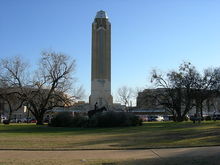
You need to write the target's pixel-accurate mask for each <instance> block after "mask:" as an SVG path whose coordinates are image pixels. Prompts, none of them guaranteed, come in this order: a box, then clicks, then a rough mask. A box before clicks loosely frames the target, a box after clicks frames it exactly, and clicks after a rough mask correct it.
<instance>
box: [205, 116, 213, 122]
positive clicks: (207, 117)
mask: <svg viewBox="0 0 220 165" xmlns="http://www.w3.org/2000/svg"><path fill="white" fill-rule="evenodd" d="M204 118H205V120H206V121H209V120H211V119H212V118H211V116H205V117H204Z"/></svg>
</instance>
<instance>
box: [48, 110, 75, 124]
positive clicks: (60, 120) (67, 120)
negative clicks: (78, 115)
mask: <svg viewBox="0 0 220 165" xmlns="http://www.w3.org/2000/svg"><path fill="white" fill-rule="evenodd" d="M72 120H73V116H72V114H71V113H69V112H60V113H58V114H57V115H56V116H55V117H54V118H53V119H51V122H50V124H49V125H50V126H54V127H70V126H71V123H72Z"/></svg>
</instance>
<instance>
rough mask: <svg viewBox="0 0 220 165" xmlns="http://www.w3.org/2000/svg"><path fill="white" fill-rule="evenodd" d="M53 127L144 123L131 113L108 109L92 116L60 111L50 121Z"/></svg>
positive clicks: (121, 125)
mask: <svg viewBox="0 0 220 165" xmlns="http://www.w3.org/2000/svg"><path fill="white" fill-rule="evenodd" d="M49 125H50V126H53V127H125V126H138V125H142V120H141V119H140V118H139V117H138V116H135V115H134V114H131V113H125V112H114V111H107V112H103V113H98V114H96V115H94V116H93V117H91V118H88V117H84V116H74V117H73V116H72V115H71V114H70V113H68V112H61V113H58V114H57V115H56V116H55V117H54V118H53V119H52V120H51V122H50V123H49Z"/></svg>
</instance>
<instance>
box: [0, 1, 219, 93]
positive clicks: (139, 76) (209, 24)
mask: <svg viewBox="0 0 220 165" xmlns="http://www.w3.org/2000/svg"><path fill="white" fill-rule="evenodd" d="M99 10H105V11H106V12H107V14H108V16H109V21H110V22H111V24H112V93H113V95H114V94H115V93H116V91H117V89H118V88H119V87H121V86H123V85H127V86H129V87H145V86H146V85H150V83H149V75H150V72H151V70H152V69H155V68H158V69H160V70H163V71H168V70H170V69H175V68H177V66H178V65H179V64H181V63H182V62H183V61H190V62H192V64H194V65H195V66H196V67H197V68H198V69H199V70H201V71H202V70H203V69H204V68H207V67H217V66H220V1H219V0H0V56H1V58H2V57H7V56H15V55H20V56H22V57H23V58H25V59H26V60H29V61H31V62H32V63H36V61H38V59H39V56H40V53H41V51H42V50H54V51H57V52H62V53H65V54H67V55H70V56H72V57H73V58H75V59H76V61H77V71H76V77H77V78H78V82H79V84H82V85H83V86H84V88H85V89H86V93H87V95H89V94H90V79H91V75H90V73H91V24H92V22H93V19H94V17H95V15H96V12H97V11H99Z"/></svg>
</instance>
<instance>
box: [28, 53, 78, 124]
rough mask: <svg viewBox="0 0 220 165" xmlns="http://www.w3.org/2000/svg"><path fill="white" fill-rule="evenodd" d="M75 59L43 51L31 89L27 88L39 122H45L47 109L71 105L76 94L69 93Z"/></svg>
mask: <svg viewBox="0 0 220 165" xmlns="http://www.w3.org/2000/svg"><path fill="white" fill-rule="evenodd" d="M74 71H75V60H71V59H70V58H69V57H68V56H66V55H63V54H60V53H55V52H43V53H42V57H41V60H40V64H39V68H38V70H37V71H36V74H35V77H34V78H33V80H32V83H31V89H28V90H26V93H25V95H26V98H27V103H28V104H29V107H30V109H29V110H30V111H31V113H32V114H33V115H34V116H35V118H36V120H37V124H43V117H44V114H45V112H46V111H47V110H50V109H52V108H53V107H57V106H63V107H64V106H69V105H71V104H72V103H73V101H74V100H75V99H76V96H71V95H68V92H70V89H71V87H72V82H71V80H72V81H73V80H74V77H73V72H74Z"/></svg>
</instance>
